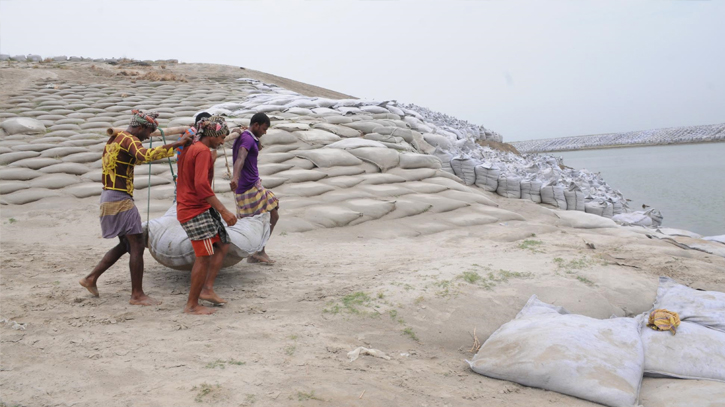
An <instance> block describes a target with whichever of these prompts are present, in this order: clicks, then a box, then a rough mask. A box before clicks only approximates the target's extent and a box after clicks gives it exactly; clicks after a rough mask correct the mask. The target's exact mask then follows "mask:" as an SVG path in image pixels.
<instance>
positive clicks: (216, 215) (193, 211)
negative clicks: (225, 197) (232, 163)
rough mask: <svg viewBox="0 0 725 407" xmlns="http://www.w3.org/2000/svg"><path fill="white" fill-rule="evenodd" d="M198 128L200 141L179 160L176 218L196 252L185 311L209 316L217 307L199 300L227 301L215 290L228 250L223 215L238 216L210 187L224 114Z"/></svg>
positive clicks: (223, 131)
mask: <svg viewBox="0 0 725 407" xmlns="http://www.w3.org/2000/svg"><path fill="white" fill-rule="evenodd" d="M197 131H198V134H199V135H200V139H199V141H197V142H196V143H193V144H192V145H191V146H188V147H186V148H184V150H183V151H182V152H181V155H180V156H179V160H178V166H179V178H178V180H177V187H176V218H177V219H178V220H179V222H180V223H181V226H182V227H183V228H184V231H186V234H187V235H189V239H190V240H191V245H192V246H193V247H194V254H195V255H196V260H195V261H194V267H193V268H192V269H191V289H190V290H189V299H188V301H187V302H186V307H184V312H186V313H188V314H196V315H208V314H212V313H214V311H215V310H214V309H212V308H208V307H204V306H201V305H200V304H199V299H202V300H206V301H209V302H212V303H214V304H224V303H226V301H225V300H223V299H221V298H220V297H219V296H218V295H216V293H215V292H214V280H215V279H216V276H217V274H218V273H219V270H220V269H221V267H222V262H223V261H224V256H226V254H227V252H228V251H229V236H228V235H227V232H226V229H225V228H224V224H223V223H222V221H221V218H223V219H224V221H225V222H226V223H227V225H229V226H234V224H235V223H237V217H236V216H235V215H234V214H233V213H231V212H229V211H228V210H227V208H225V207H224V205H223V204H222V203H221V202H220V201H219V199H217V197H216V195H214V191H213V190H212V189H211V181H212V179H213V178H214V160H213V158H212V153H211V151H210V149H216V148H217V147H219V146H220V145H222V144H224V138H225V137H226V136H227V135H228V134H229V128H228V127H227V124H226V122H225V121H224V118H223V117H221V116H212V117H209V118H205V119H202V120H201V121H199V122H198V123H197ZM220 214H221V216H220Z"/></svg>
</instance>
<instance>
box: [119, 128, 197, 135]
mask: <svg viewBox="0 0 725 407" xmlns="http://www.w3.org/2000/svg"><path fill="white" fill-rule="evenodd" d="M189 127H190V126H178V127H169V128H167V129H164V134H166V135H167V136H174V135H177V134H184V132H185V131H186V130H188V129H189ZM124 130H125V129H122V128H119V127H114V128H109V129H107V130H106V134H108V135H109V136H115V135H117V134H118V133H120V132H122V131H124ZM151 137H161V132H160V131H158V130H156V131H155V132H153V133H151Z"/></svg>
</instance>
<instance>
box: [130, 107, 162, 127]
mask: <svg viewBox="0 0 725 407" xmlns="http://www.w3.org/2000/svg"><path fill="white" fill-rule="evenodd" d="M131 112H132V113H133V116H132V117H131V124H130V126H131V127H150V128H152V129H154V130H156V128H157V127H159V122H157V121H156V118H157V117H159V114H158V113H156V112H148V113H144V112H143V111H141V110H138V109H134V110H132V111H131Z"/></svg>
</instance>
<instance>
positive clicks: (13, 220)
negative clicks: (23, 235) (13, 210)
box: [8, 218, 17, 225]
mask: <svg viewBox="0 0 725 407" xmlns="http://www.w3.org/2000/svg"><path fill="white" fill-rule="evenodd" d="M8 222H10V224H11V225H12V224H13V223H15V222H17V220H15V218H10V219H8Z"/></svg>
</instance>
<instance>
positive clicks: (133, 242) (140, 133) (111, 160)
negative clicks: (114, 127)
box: [80, 110, 191, 305]
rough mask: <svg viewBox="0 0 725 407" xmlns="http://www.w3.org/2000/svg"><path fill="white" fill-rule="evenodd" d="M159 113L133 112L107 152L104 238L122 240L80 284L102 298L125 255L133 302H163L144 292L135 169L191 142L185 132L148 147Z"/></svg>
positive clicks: (113, 137)
mask: <svg viewBox="0 0 725 407" xmlns="http://www.w3.org/2000/svg"><path fill="white" fill-rule="evenodd" d="M158 116H159V115H158V113H155V112H148V113H144V112H142V111H140V110H134V111H133V117H132V118H131V123H130V124H129V126H128V128H127V129H126V131H122V132H119V133H118V134H116V135H113V136H111V137H110V138H109V139H108V142H107V143H106V147H105V149H104V151H103V158H102V163H103V192H102V194H101V230H102V231H103V237H104V238H106V239H113V238H115V237H118V239H119V243H118V245H116V247H114V248H113V249H111V250H109V251H108V252H107V253H106V255H105V256H103V259H101V261H100V262H99V263H98V265H97V266H96V267H95V268H94V269H93V271H91V273H90V274H89V275H87V276H86V277H84V278H83V279H81V280H80V284H81V285H82V286H83V287H85V288H87V289H88V291H90V293H91V294H93V295H94V296H96V297H98V296H99V294H98V288H97V286H96V283H97V282H98V278H99V277H100V276H101V274H103V273H104V272H105V271H106V270H108V268H109V267H111V266H113V264H114V263H116V261H118V259H120V258H121V256H123V255H124V254H126V253H128V254H129V255H130V257H131V258H130V262H129V267H130V269H131V300H130V301H129V303H130V304H132V305H158V304H161V302H160V301H157V300H154V299H153V298H151V297H149V296H148V295H146V294H145V293H144V291H143V288H142V285H143V252H144V242H143V227H142V226H141V215H140V214H139V212H138V209H136V205H134V203H133V168H134V166H135V165H138V164H143V163H148V162H151V161H155V160H160V159H163V158H167V157H172V156H173V155H174V149H177V148H179V147H183V146H184V145H185V144H186V143H188V142H189V141H191V139H190V136H189V135H184V136H183V137H182V138H181V139H179V140H178V141H176V142H174V143H171V144H167V145H164V146H161V147H155V148H144V147H143V146H142V145H141V141H143V140H147V139H148V138H149V137H150V136H151V133H153V132H154V131H156V128H157V127H158V125H159V124H158V122H157V121H156V118H157V117H158Z"/></svg>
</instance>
